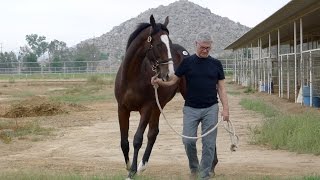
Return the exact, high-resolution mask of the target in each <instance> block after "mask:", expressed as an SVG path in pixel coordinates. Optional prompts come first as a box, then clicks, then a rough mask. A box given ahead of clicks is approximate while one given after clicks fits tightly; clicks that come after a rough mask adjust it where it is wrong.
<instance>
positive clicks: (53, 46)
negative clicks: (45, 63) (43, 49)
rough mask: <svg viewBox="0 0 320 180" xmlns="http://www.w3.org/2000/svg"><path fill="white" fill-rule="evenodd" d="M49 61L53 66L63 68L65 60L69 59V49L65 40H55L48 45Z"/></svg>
mask: <svg viewBox="0 0 320 180" xmlns="http://www.w3.org/2000/svg"><path fill="white" fill-rule="evenodd" d="M48 52H49V61H50V66H51V67H52V68H61V67H63V66H64V64H63V62H65V61H67V60H69V59H70V58H69V56H70V55H69V50H68V47H67V44H66V43H65V42H63V41H58V40H56V39H55V40H53V41H51V42H50V43H49V45H48Z"/></svg>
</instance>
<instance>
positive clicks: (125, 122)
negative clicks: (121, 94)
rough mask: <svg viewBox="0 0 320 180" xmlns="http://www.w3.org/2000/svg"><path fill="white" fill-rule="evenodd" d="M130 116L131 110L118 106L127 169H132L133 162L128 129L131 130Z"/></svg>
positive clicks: (122, 148) (122, 146) (122, 147)
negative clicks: (131, 160) (130, 153)
mask: <svg viewBox="0 0 320 180" xmlns="http://www.w3.org/2000/svg"><path fill="white" fill-rule="evenodd" d="M129 117H130V112H129V111H128V110H126V109H124V108H120V107H119V108H118V118H119V126H120V134H121V142H120V145H121V150H122V153H123V156H124V160H125V163H126V169H127V170H130V167H131V163H130V159H129V150H130V146H129V141H128V131H129Z"/></svg>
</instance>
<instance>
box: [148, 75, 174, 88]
mask: <svg viewBox="0 0 320 180" xmlns="http://www.w3.org/2000/svg"><path fill="white" fill-rule="evenodd" d="M179 79H180V78H179V77H178V76H176V75H175V74H174V75H172V76H171V77H170V78H169V80H168V81H163V80H162V79H159V78H158V77H156V76H154V77H152V78H151V84H152V85H159V86H165V87H166V86H172V85H174V84H176V83H177V82H178V81H179Z"/></svg>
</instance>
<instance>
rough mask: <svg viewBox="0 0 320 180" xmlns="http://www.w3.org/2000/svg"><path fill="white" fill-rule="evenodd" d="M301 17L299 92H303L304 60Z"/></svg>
mask: <svg viewBox="0 0 320 180" xmlns="http://www.w3.org/2000/svg"><path fill="white" fill-rule="evenodd" d="M302 23H303V22H302V18H300V23H299V26H300V73H301V77H300V78H301V79H300V81H301V86H300V87H301V93H303V86H304V83H305V82H304V66H303V65H304V61H303V24H302ZM301 96H302V94H301ZM301 105H303V100H301Z"/></svg>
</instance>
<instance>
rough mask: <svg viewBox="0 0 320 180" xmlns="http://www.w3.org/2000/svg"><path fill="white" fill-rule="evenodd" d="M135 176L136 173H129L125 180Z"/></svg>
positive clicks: (130, 179)
mask: <svg viewBox="0 0 320 180" xmlns="http://www.w3.org/2000/svg"><path fill="white" fill-rule="evenodd" d="M135 175H136V172H134V171H130V172H129V175H128V177H127V178H126V180H132V179H133V177H134V176H135Z"/></svg>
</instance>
